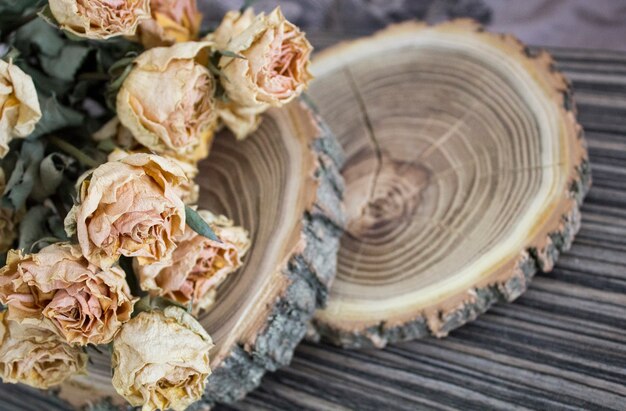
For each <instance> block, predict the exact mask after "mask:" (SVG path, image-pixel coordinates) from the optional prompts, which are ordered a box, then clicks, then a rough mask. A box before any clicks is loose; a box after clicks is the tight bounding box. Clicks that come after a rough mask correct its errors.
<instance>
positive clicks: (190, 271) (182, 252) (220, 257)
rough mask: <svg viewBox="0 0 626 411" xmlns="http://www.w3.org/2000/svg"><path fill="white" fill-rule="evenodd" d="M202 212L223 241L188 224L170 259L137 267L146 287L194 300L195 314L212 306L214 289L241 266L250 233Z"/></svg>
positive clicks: (181, 300)
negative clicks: (199, 233)
mask: <svg viewBox="0 0 626 411" xmlns="http://www.w3.org/2000/svg"><path fill="white" fill-rule="evenodd" d="M199 214H200V215H201V217H202V218H203V219H204V220H205V221H206V222H207V223H208V224H209V225H210V226H211V228H212V229H213V230H214V231H215V233H216V234H217V236H218V237H219V238H220V239H221V241H222V242H217V241H213V240H210V239H208V238H205V237H202V236H200V235H198V234H196V233H195V232H194V231H193V230H192V229H191V228H189V227H187V230H186V231H185V234H184V235H183V236H182V237H181V238H180V239H178V240H177V244H178V247H177V248H176V250H175V251H174V254H173V255H172V260H171V261H170V262H159V263H156V264H152V265H148V266H136V267H135V272H136V273H137V275H138V276H139V282H140V285H141V288H142V289H143V290H144V291H149V292H152V294H154V295H158V296H162V297H166V298H169V299H171V300H173V301H176V302H178V303H181V304H184V305H187V304H189V303H190V302H193V310H194V313H195V314H197V313H198V312H199V311H200V310H206V309H207V308H209V307H210V306H211V304H212V303H213V300H214V296H215V290H216V289H217V287H218V286H219V285H220V284H221V283H222V282H223V281H224V280H225V279H226V277H227V276H228V275H229V274H230V273H232V272H234V271H235V270H237V268H239V267H240V266H241V258H242V257H243V255H244V254H245V253H246V251H247V250H248V248H249V246H250V240H249V238H248V233H247V232H246V231H245V230H244V229H243V228H241V227H235V226H234V225H233V222H232V221H231V220H229V219H227V218H226V217H224V216H219V217H216V216H215V215H213V214H212V213H210V212H208V211H199Z"/></svg>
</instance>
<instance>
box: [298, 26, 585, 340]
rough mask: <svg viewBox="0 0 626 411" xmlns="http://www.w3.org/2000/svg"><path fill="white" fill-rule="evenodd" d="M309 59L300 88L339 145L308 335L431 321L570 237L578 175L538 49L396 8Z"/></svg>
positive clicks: (578, 133)
mask: <svg viewBox="0 0 626 411" xmlns="http://www.w3.org/2000/svg"><path fill="white" fill-rule="evenodd" d="M313 72H314V75H315V76H316V80H315V82H314V83H313V85H312V88H311V91H310V94H311V97H312V98H313V100H314V101H315V103H316V105H317V106H318V108H319V111H320V113H321V115H322V117H323V118H324V119H325V120H326V122H327V124H328V125H329V126H330V128H331V129H332V130H333V132H334V133H335V135H337V137H338V139H339V141H340V143H341V145H342V146H343V148H344V150H345V152H346V165H345V167H344V169H343V176H344V178H345V182H346V194H345V196H346V200H345V204H346V211H347V214H348V225H347V232H346V234H345V236H344V237H343V239H342V242H341V249H340V251H339V261H338V273H337V279H336V280H335V284H334V285H333V289H332V292H331V296H330V300H329V303H328V306H327V307H326V308H325V309H323V310H321V311H319V312H318V313H317V315H316V318H315V320H314V326H315V328H316V330H317V332H318V333H319V335H321V336H322V337H323V338H325V339H327V340H329V341H331V342H334V343H336V344H340V345H343V346H346V347H363V346H376V347H382V346H384V345H385V344H387V343H388V342H395V341H401V340H407V339H412V338H417V337H422V336H427V335H435V336H438V337H442V336H445V335H446V334H447V333H448V332H450V331H451V330H452V329H454V328H456V327H458V326H460V325H462V324H464V323H465V322H467V321H470V320H472V319H474V318H476V316H477V315H479V314H480V313H482V312H484V311H485V310H487V309H488V308H489V306H491V305H492V304H493V303H495V302H498V301H512V300H514V299H515V298H517V297H518V296H519V295H520V294H521V293H523V292H524V291H525V289H526V287H527V285H528V282H529V280H530V278H531V277H532V276H533V275H534V273H535V272H536V271H537V270H538V269H540V270H543V271H549V270H551V269H552V267H553V265H554V262H555V260H556V259H557V257H558V255H559V252H561V251H562V250H565V249H567V248H569V246H570V244H571V241H572V239H573V237H574V235H575V233H576V232H577V230H578V228H579V222H580V215H579V206H580V203H581V201H582V199H583V197H584V195H585V193H586V191H587V189H588V185H589V183H590V175H589V168H588V163H587V153H586V144H585V141H584V138H583V134H582V130H581V127H580V126H579V125H578V124H577V122H576V119H575V108H574V106H573V101H572V96H571V90H570V86H569V84H568V82H567V80H566V79H565V78H564V77H563V76H562V75H561V74H560V73H558V72H556V71H555V70H554V68H553V62H552V58H551V57H550V55H548V54H547V53H546V52H538V53H533V52H531V51H530V50H529V49H528V48H526V47H525V46H524V45H523V44H521V43H520V42H519V41H518V40H517V39H515V38H513V37H511V36H505V35H496V34H491V33H487V32H485V31H484V30H483V29H482V28H481V27H480V26H478V25H477V24H475V23H473V22H471V21H468V20H458V21H455V22H449V23H444V24H441V25H438V26H433V27H429V26H426V25H422V24H418V23H414V22H411V23H405V24H401V25H397V26H393V27H391V28H389V29H387V30H384V31H383V32H380V33H378V34H377V35H375V36H373V37H371V38H366V39H363V40H358V41H355V42H351V43H345V44H341V45H339V46H336V47H333V48H331V49H329V50H326V51H324V52H322V53H321V54H320V55H319V56H318V57H317V59H316V60H315V61H314V65H313Z"/></svg>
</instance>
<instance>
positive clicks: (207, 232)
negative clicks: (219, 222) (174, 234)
mask: <svg viewBox="0 0 626 411" xmlns="http://www.w3.org/2000/svg"><path fill="white" fill-rule="evenodd" d="M185 215H186V221H185V222H186V223H187V225H188V226H189V227H190V228H191V229H192V230H193V231H195V232H196V233H198V234H200V235H201V236H203V237H206V238H208V239H209V240H213V241H217V242H220V243H221V240H220V239H219V237H218V236H217V235H216V234H215V232H214V231H213V229H212V228H211V227H210V226H209V225H208V224H207V223H206V221H204V220H203V219H202V217H200V214H198V212H197V211H196V210H194V209H193V208H191V207H189V206H187V207H185Z"/></svg>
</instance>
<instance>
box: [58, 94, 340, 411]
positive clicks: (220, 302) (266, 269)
mask: <svg viewBox="0 0 626 411" xmlns="http://www.w3.org/2000/svg"><path fill="white" fill-rule="evenodd" d="M341 162H342V152H341V147H340V146H339V145H338V144H337V142H336V140H335V138H334V137H333V136H332V135H331V134H330V133H329V132H328V129H327V128H325V127H324V126H323V124H322V123H321V122H320V120H319V118H317V117H316V116H315V115H314V114H313V113H312V111H311V110H309V109H308V108H307V107H305V106H304V105H303V104H302V103H300V102H295V103H292V104H290V105H289V106H287V107H285V108H282V109H280V110H271V111H269V112H268V113H267V115H265V117H264V120H263V122H262V124H261V127H260V129H259V130H258V132H256V133H255V134H254V135H252V136H250V137H249V138H248V139H246V140H244V141H236V140H235V138H234V137H233V136H232V135H231V134H230V133H222V134H221V135H218V136H217V137H216V139H215V143H214V146H213V148H212V151H211V155H210V157H209V159H207V160H205V161H204V162H203V163H201V164H200V174H199V176H198V178H197V181H198V183H199V184H200V186H201V191H200V205H199V207H200V208H201V209H202V208H205V209H208V210H212V211H213V212H216V213H222V214H224V215H227V216H229V217H230V218H232V219H234V220H235V223H236V224H238V225H241V226H243V227H245V228H246V229H247V230H249V232H250V236H251V239H252V247H251V249H250V251H249V252H248V254H247V255H246V257H245V259H244V261H245V264H244V266H243V267H242V268H241V269H240V270H239V271H238V272H237V273H235V274H233V275H231V276H230V277H229V278H228V280H227V282H225V283H224V284H223V285H222V286H221V287H220V289H219V293H218V299H217V301H216V304H215V305H214V307H213V308H212V309H211V311H210V312H208V313H206V314H204V315H201V317H200V318H199V321H200V322H201V323H202V325H204V327H205V328H206V329H207V330H208V332H209V333H210V334H211V336H212V338H213V341H214V343H215V344H216V346H215V348H214V349H213V350H212V351H211V360H212V361H211V368H212V370H213V374H212V375H211V376H210V378H209V383H208V387H207V392H206V395H205V398H203V401H202V402H201V403H198V404H197V405H196V407H199V408H204V407H205V406H207V405H209V406H210V405H212V404H213V403H215V402H232V401H235V400H237V399H240V398H242V397H243V396H244V395H245V394H246V393H248V392H249V391H251V390H252V389H254V388H255V387H256V386H257V385H258V384H259V383H260V380H261V377H262V376H263V374H264V373H265V372H266V371H268V370H270V371H273V370H276V369H277V368H278V367H280V366H283V365H285V364H287V363H289V362H290V360H291V357H292V354H293V351H294V349H295V347H296V345H297V344H298V343H299V342H300V340H301V339H302V338H303V337H304V335H305V333H306V330H307V325H308V322H309V321H310V319H311V317H312V316H313V314H314V312H315V309H316V308H317V307H319V306H321V305H323V303H324V302H325V300H326V297H327V294H328V288H329V284H330V282H331V281H332V280H333V278H334V275H335V270H336V257H337V250H338V248H339V237H340V235H341V232H342V229H343V226H344V215H343V209H342V206H341V197H342V192H343V181H342V178H341V175H340V174H339V171H338V170H339V166H340V164H341ZM89 354H90V357H91V360H92V361H93V364H91V365H90V367H89V375H88V376H86V377H80V378H76V379H74V380H72V381H71V382H69V383H67V384H65V385H64V386H62V388H61V391H60V393H59V395H60V397H61V398H62V399H65V400H67V401H69V402H70V403H71V404H73V405H75V406H83V405H87V404H88V405H93V404H97V405H98V408H97V409H99V410H105V409H113V408H116V407H125V401H124V400H123V399H122V398H121V397H119V396H118V395H117V394H116V393H115V390H114V389H113V386H112V385H111V369H110V355H109V353H108V352H106V353H102V354H99V353H97V352H95V351H93V350H91V349H90V350H89Z"/></svg>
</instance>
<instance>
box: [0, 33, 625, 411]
mask: <svg viewBox="0 0 626 411" xmlns="http://www.w3.org/2000/svg"><path fill="white" fill-rule="evenodd" d="M314 40H315V41H316V42H317V43H318V45H319V44H328V43H330V42H331V41H333V38H332V36H318V37H314ZM551 51H552V52H553V54H554V56H555V57H556V60H557V61H558V68H559V69H561V70H564V71H565V72H566V73H567V74H568V76H569V78H570V79H571V80H572V81H573V82H574V85H575V91H576V100H577V102H578V107H579V119H580V122H581V123H582V124H583V126H584V128H585V130H586V136H587V140H588V142H589V153H590V157H591V164H592V168H593V188H592V189H591V191H590V193H589V195H588V196H587V199H586V202H585V205H584V207H583V224H582V229H581V231H580V233H579V235H578V237H577V239H576V241H575V243H574V245H573V247H572V249H571V251H569V252H567V253H565V254H564V255H562V256H561V259H560V260H559V262H558V264H557V266H556V268H555V270H554V271H553V272H551V273H549V274H538V275H537V276H536V277H535V279H534V280H533V282H532V284H531V286H530V288H529V290H528V292H527V293H526V294H524V295H523V296H522V297H520V298H519V299H518V300H517V301H516V302H515V303H513V304H509V305H497V306H495V307H494V308H493V309H491V310H490V311H489V312H488V313H487V314H485V315H483V316H481V317H480V318H479V319H478V320H477V321H474V322H473V323H470V324H469V325H467V326H465V327H462V328H461V329H459V330H456V331H454V332H452V333H451V335H450V336H449V337H448V338H446V339H444V340H436V339H425V340H420V341H413V342H408V343H404V344H398V345H392V346H389V347H387V348H386V349H385V350H380V351H374V350H368V351H347V350H342V349H338V348H334V347H331V346H327V345H316V344H311V343H304V344H303V345H302V346H301V347H300V348H299V349H298V351H297V353H296V355H295V357H294V360H293V363H292V365H291V366H290V367H289V368H286V369H284V370H282V371H279V372H277V373H275V374H272V375H268V376H266V377H265V379H264V380H263V383H262V384H261V387H260V388H259V389H258V390H257V391H256V392H254V393H253V394H251V395H250V396H249V397H248V398H247V399H245V400H244V401H242V402H240V403H237V404H234V405H231V406H228V407H227V406H221V407H218V408H219V409H241V410H259V409H284V410H303V409H311V410H313V409H315V410H328V409H333V410H335V409H359V410H395V409H463V410H468V409H481V410H484V409H507V410H508V409H542V410H545V409H615V410H625V409H626V54H618V53H613V52H601V51H581V50H566V49H560V50H551ZM51 409H55V410H64V409H69V408H67V407H66V406H65V405H64V404H62V403H61V402H59V401H58V400H56V399H52V398H51V397H47V396H44V395H41V394H39V393H38V392H37V391H35V390H31V389H28V388H26V387H21V386H14V385H9V384H1V385H0V410H2V411H4V410H6V411H15V410H33V411H40V410H51Z"/></svg>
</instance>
